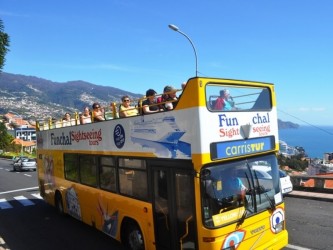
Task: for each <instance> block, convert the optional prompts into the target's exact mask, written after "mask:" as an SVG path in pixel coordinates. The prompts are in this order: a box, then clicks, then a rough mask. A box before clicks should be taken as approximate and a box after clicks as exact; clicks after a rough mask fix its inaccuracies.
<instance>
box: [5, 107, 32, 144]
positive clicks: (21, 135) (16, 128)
mask: <svg viewBox="0 0 333 250" xmlns="http://www.w3.org/2000/svg"><path fill="white" fill-rule="evenodd" d="M3 118H4V122H5V125H6V127H7V130H8V133H9V134H11V135H12V136H13V137H14V138H17V139H21V140H23V141H36V139H37V138H36V126H35V125H32V124H30V123H29V122H28V121H26V120H24V119H23V118H22V117H21V116H19V115H16V114H12V113H7V114H5V115H4V116H3Z"/></svg>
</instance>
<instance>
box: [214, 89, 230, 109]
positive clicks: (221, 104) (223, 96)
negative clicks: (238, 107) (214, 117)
mask: <svg viewBox="0 0 333 250" xmlns="http://www.w3.org/2000/svg"><path fill="white" fill-rule="evenodd" d="M214 109H215V110H223V111H225V110H232V109H233V101H232V100H231V97H230V93H229V90H227V89H223V90H221V91H220V97H218V98H217V99H216V102H215V106H214Z"/></svg>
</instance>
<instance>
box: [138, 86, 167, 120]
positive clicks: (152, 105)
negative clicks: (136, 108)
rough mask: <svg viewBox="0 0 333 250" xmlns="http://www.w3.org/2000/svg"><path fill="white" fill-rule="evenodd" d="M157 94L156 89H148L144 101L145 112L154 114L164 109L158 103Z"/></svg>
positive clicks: (143, 108) (143, 109)
mask: <svg viewBox="0 0 333 250" xmlns="http://www.w3.org/2000/svg"><path fill="white" fill-rule="evenodd" d="M155 95H156V91H155V90H153V89H148V90H147V91H146V97H147V99H146V100H144V101H143V102H142V111H143V114H152V113H156V112H159V111H163V109H161V110H160V108H159V106H158V105H157V102H156V98H155Z"/></svg>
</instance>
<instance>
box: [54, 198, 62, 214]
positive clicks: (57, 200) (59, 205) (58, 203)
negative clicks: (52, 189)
mask: <svg viewBox="0 0 333 250" xmlns="http://www.w3.org/2000/svg"><path fill="white" fill-rule="evenodd" d="M55 207H56V209H57V211H58V213H59V214H61V215H63V214H64V205H63V203H62V197H61V194H60V193H59V192H56V194H55Z"/></svg>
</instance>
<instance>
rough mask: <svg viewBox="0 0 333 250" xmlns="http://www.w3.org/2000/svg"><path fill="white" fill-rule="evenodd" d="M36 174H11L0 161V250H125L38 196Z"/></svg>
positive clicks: (8, 162) (12, 172) (7, 166)
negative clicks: (58, 212)
mask: <svg viewBox="0 0 333 250" xmlns="http://www.w3.org/2000/svg"><path fill="white" fill-rule="evenodd" d="M37 186H38V185H37V173H36V172H33V171H31V172H14V171H13V170H12V165H10V161H8V160H3V159H0V249H1V250H2V248H1V247H3V248H4V249H7V248H8V249H11V250H39V249H48V250H59V249H71V250H72V249H73V250H76V249H78V250H85V249H101V250H103V249H108V250H110V249H113V250H124V248H123V247H122V246H121V245H120V244H119V243H118V242H117V241H115V240H113V239H112V238H110V237H108V236H107V235H105V234H103V233H101V232H100V231H97V230H96V229H94V228H92V227H90V226H88V225H85V224H83V223H82V222H80V221H78V220H75V219H73V218H71V217H69V216H61V215H59V214H57V212H56V210H55V209H54V208H53V207H51V206H49V205H46V204H45V203H44V201H43V200H42V199H41V197H40V196H39V191H38V187H37Z"/></svg>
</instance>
